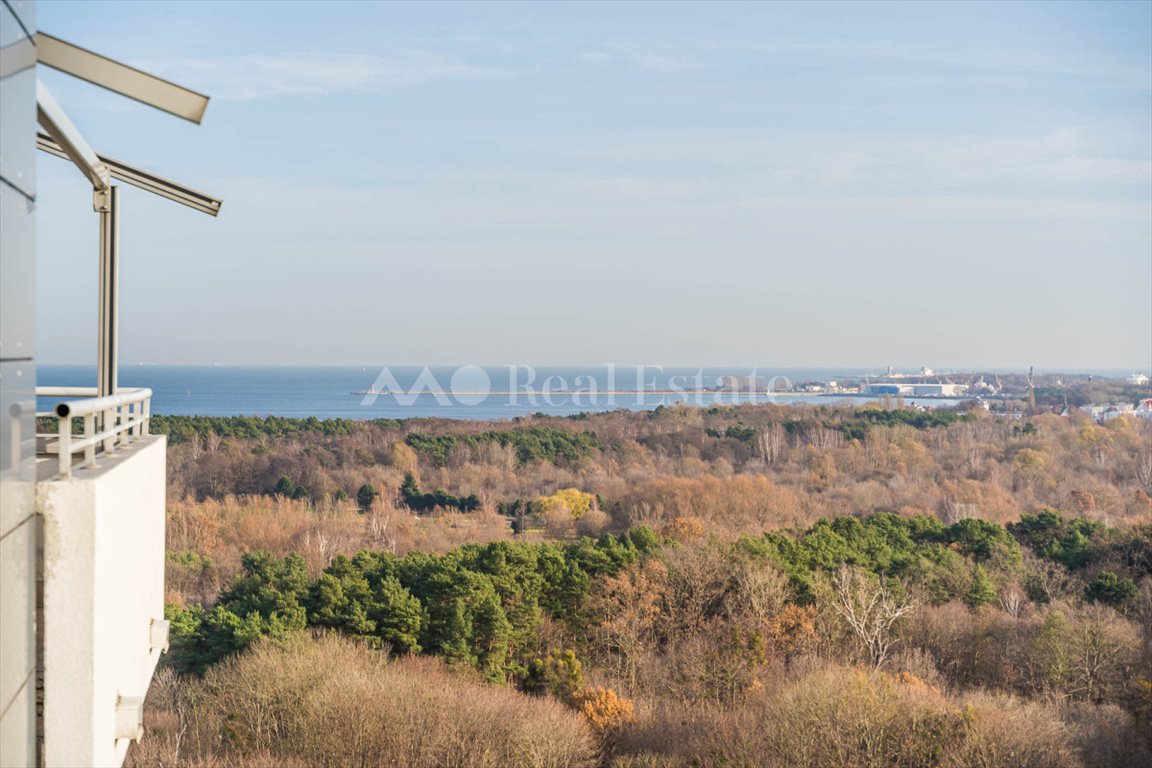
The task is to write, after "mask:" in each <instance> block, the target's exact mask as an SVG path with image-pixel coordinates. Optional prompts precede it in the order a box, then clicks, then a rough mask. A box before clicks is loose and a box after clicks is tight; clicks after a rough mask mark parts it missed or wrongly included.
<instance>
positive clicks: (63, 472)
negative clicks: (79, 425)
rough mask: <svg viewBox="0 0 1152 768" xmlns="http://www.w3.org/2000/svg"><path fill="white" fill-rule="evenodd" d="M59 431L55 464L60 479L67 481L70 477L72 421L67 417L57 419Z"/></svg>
mask: <svg viewBox="0 0 1152 768" xmlns="http://www.w3.org/2000/svg"><path fill="white" fill-rule="evenodd" d="M59 429H60V439H59V442H58V443H57V444H56V445H57V448H56V450H57V454H56V463H57V465H58V466H59V469H60V477H62V478H64V479H65V480H67V479H68V478H70V477H72V419H70V418H68V417H67V416H61V417H59Z"/></svg>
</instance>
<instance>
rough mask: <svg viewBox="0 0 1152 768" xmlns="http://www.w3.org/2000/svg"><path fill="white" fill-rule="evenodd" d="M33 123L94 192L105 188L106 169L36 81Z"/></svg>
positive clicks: (54, 100)
mask: <svg viewBox="0 0 1152 768" xmlns="http://www.w3.org/2000/svg"><path fill="white" fill-rule="evenodd" d="M36 119H37V121H38V122H39V123H40V127H41V128H43V129H44V130H45V131H47V132H48V135H49V136H51V137H52V138H53V139H54V140H55V141H56V143H57V144H58V145H59V146H60V150H61V151H62V152H63V153H64V154H65V155H66V156H67V157H68V159H69V160H71V161H72V163H73V164H74V165H75V166H76V167H77V168H79V169H80V172H81V173H83V174H84V177H85V178H86V179H88V181H89V182H90V183H91V184H92V188H93V189H107V188H108V182H109V179H110V178H111V176H110V173H109V171H108V168H107V167H105V165H104V164H103V163H101V162H100V159H99V158H98V157H96V153H95V152H93V151H92V147H90V146H88V142H87V141H85V140H84V137H83V136H82V135H81V134H80V131H78V130H77V129H76V126H75V125H73V124H72V121H71V120H69V119H68V115H67V114H65V112H64V110H62V109H61V108H60V105H59V104H57V103H56V99H54V98H52V92H51V91H49V90H48V89H47V88H45V87H44V83H42V82H40V81H39V80H37V81H36Z"/></svg>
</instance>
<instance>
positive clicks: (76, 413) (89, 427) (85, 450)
mask: <svg viewBox="0 0 1152 768" xmlns="http://www.w3.org/2000/svg"><path fill="white" fill-rule="evenodd" d="M36 397H38V398H40V397H51V398H61V397H67V398H83V399H76V400H65V401H64V402H61V403H57V404H56V407H55V408H54V409H53V410H51V411H44V412H39V411H37V413H36V422H37V425H40V424H42V423H44V422H45V421H47V420H48V419H51V418H55V419H56V422H57V424H56V427H57V428H56V431H55V432H40V431H37V434H36V448H37V450H36V452H37V454H40V455H49V456H51V455H55V456H56V460H57V465H58V472H59V475H60V477H61V479H65V480H66V479H68V478H70V477H71V476H72V466H73V459H72V457H73V455H74V454H77V453H80V454H82V455H83V457H82V459H81V460H80V464H79V466H80V467H81V468H87V467H92V466H94V465H95V464H96V456H97V454H100V455H102V456H106V457H107V456H112V455H114V454H115V453H116V448H117V446H123V445H126V444H127V443H129V442H134V441H136V440H137V439H139V438H140V437H143V436H144V435H147V434H148V419H149V417H150V416H151V411H152V390H150V389H144V388H140V389H127V388H121V389H120V390H119V391H117V393H116V394H114V395H109V396H107V397H96V388H95V387H37V388H36ZM74 422H75V424H74ZM76 425H79V429H78V430H77V428H76ZM39 429H40V427H39V426H37V430H39Z"/></svg>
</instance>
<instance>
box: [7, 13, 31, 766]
mask: <svg viewBox="0 0 1152 768" xmlns="http://www.w3.org/2000/svg"><path fill="white" fill-rule="evenodd" d="M35 30H36V18H35V9H34V7H33V3H32V2H30V0H7V2H4V3H0V177H2V178H0V766H3V767H4V768H8V767H9V766H28V765H35V764H36V676H35V667H36V565H35V564H36V547H37V540H38V535H39V518H38V517H37V516H36V515H35V514H34V503H35V497H34V482H35V471H36V470H35V455H34V452H35V437H34V435H33V430H34V416H33V412H34V411H35V392H36V368H35V363H34V359H33V358H34V356H35V336H36V333H35V308H34V301H35V287H34V284H33V280H34V278H35V269H36V264H35V260H36V254H35V194H36V67H35V64H36V52H35V47H34V45H33V43H32V40H31V39H30V38H29V34H34V33H35Z"/></svg>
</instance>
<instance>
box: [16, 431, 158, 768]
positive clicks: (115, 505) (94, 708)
mask: <svg viewBox="0 0 1152 768" xmlns="http://www.w3.org/2000/svg"><path fill="white" fill-rule="evenodd" d="M165 440H166V439H165V438H164V436H162V435H154V436H148V437H144V438H142V439H140V440H138V441H137V442H135V443H133V444H131V445H129V446H128V447H125V448H122V449H118V450H117V452H116V454H115V455H114V456H110V457H103V458H101V459H99V460H98V462H97V466H96V467H94V468H92V469H77V470H74V471H73V474H72V479H70V480H47V481H44V482H41V483H39V484H38V485H37V489H36V493H37V506H38V508H39V510H40V513H41V515H42V516H43V521H44V522H43V526H44V535H43V538H44V753H45V760H44V765H45V766H47V768H57V767H59V768H64V767H65V766H84V765H97V766H117V765H120V764H122V763H123V762H124V757H125V755H126V754H127V751H128V746H129V744H130V742H131V741H132V739H134V738H138V736H139V731H138V728H137V726H138V723H139V720H138V717H139V713H140V712H142V707H143V701H144V696H145V694H146V693H147V692H148V684H149V682H150V681H151V679H152V672H153V671H154V670H155V668H156V664H157V662H158V661H159V660H160V653H161V651H162V650H163V649H165V648H166V643H167V624H166V623H164V523H165V520H164V494H165V490H166V488H165V486H166V479H165V473H166V467H165V455H166V450H165V447H166V443H165ZM134 707H135V709H133V708H134ZM118 711H119V712H120V713H121V714H120V715H118V714H117V713H118Z"/></svg>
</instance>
